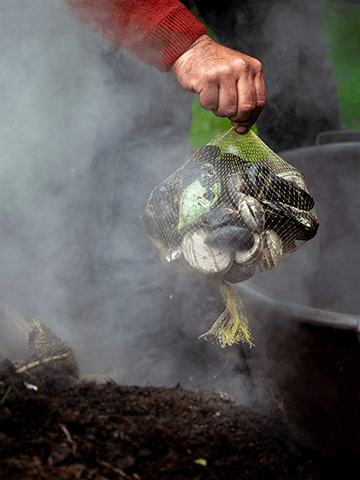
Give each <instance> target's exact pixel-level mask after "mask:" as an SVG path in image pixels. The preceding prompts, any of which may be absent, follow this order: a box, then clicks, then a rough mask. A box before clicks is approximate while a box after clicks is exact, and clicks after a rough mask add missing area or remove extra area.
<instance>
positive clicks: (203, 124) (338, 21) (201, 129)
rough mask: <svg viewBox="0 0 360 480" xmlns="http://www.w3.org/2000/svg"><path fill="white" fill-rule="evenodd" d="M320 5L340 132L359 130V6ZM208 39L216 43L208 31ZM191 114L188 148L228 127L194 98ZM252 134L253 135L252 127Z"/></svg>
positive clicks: (335, 1) (336, 1) (337, 0)
mask: <svg viewBox="0 0 360 480" xmlns="http://www.w3.org/2000/svg"><path fill="white" fill-rule="evenodd" d="M321 3H322V14H323V27H322V31H323V34H324V36H325V40H326V42H327V43H328V45H329V50H328V56H329V58H330V60H331V61H332V62H333V64H334V71H333V74H332V76H333V77H334V78H335V80H336V81H337V82H338V96H339V103H340V115H341V121H342V124H343V128H344V130H360V6H359V5H355V4H353V3H350V2H345V1H343V0H326V1H324V0H323V1H322V2H321ZM192 13H193V14H194V15H195V16H197V17H198V15H197V11H196V9H192ZM198 18H199V17H198ZM199 20H200V21H202V19H201V18H199ZM203 23H204V22H203ZM208 35H210V36H211V37H212V38H214V39H216V35H215V34H214V32H212V31H211V30H210V29H209V30H208ZM265 81H266V79H265ZM192 113H193V117H192V125H191V132H190V138H189V146H190V147H191V148H200V147H202V146H204V145H206V143H208V142H209V141H210V140H211V139H212V138H213V137H214V135H217V134H218V133H221V132H223V131H225V130H227V129H229V128H230V127H231V123H230V121H229V120H228V119H227V118H217V117H215V116H214V115H213V114H212V113H211V112H210V111H206V110H203V109H202V108H201V107H200V104H199V99H198V96H196V98H195V100H194V104H193V107H192ZM253 130H254V131H255V132H256V133H257V128H256V124H255V125H254V126H253Z"/></svg>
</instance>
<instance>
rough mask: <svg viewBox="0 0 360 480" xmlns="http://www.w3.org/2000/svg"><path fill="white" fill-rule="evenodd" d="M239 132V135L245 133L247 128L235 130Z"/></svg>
mask: <svg viewBox="0 0 360 480" xmlns="http://www.w3.org/2000/svg"><path fill="white" fill-rule="evenodd" d="M235 130H236V131H237V133H245V132H246V130H247V128H246V127H240V126H239V127H236V129H235Z"/></svg>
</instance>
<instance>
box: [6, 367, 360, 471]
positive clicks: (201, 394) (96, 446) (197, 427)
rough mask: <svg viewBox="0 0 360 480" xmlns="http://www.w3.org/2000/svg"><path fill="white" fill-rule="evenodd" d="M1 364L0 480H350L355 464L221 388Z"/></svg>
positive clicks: (356, 464)
mask: <svg viewBox="0 0 360 480" xmlns="http://www.w3.org/2000/svg"><path fill="white" fill-rule="evenodd" d="M2 365H3V368H2V370H1V371H0V478H1V479H13V480H17V479H26V480H30V479H31V480H35V479H36V480H49V479H51V480H52V479H61V480H70V479H71V480H73V479H91V480H104V479H122V478H125V479H137V480H138V479H142V480H143V479H154V480H158V479H161V480H166V479H179V480H181V479H188V478H190V479H199V480H200V479H201V480H203V479H204V480H205V479H255V478H256V479H308V480H310V479H320V478H321V479H328V478H336V479H341V478H347V479H349V478H357V477H356V475H355V476H354V473H349V472H354V470H353V468H356V469H357V470H358V467H359V464H358V463H356V462H355V461H354V460H351V459H348V458H344V457H343V456H342V458H338V459H336V458H329V457H326V456H323V455H322V454H320V453H319V452H315V451H313V450H311V449H310V448H308V447H305V446H302V445H299V444H296V443H295V442H293V441H291V440H290V438H289V433H288V430H287V427H286V426H285V425H283V424H282V423H281V421H280V420H278V419H276V418H275V417H274V418H269V417H263V416H260V415H258V414H256V413H254V412H252V411H249V410H244V409H243V408H241V407H239V406H237V405H235V404H234V402H233V401H232V400H231V398H230V397H229V396H228V395H226V394H223V393H221V392H214V391H197V392H192V391H187V390H184V389H183V388H182V387H181V386H177V387H175V388H155V387H151V386H149V387H136V386H123V385H117V384H116V383H114V382H110V381H109V382H107V383H104V384H96V383H89V382H86V383H85V382H79V381H76V380H75V379H73V378H72V377H71V376H68V375H65V374H62V373H61V372H60V371H56V370H55V371H54V370H51V369H50V367H48V368H45V369H42V370H41V372H39V373H38V374H37V375H31V376H30V375H28V374H27V375H25V374H19V373H16V372H15V371H14V369H13V368H12V365H11V364H10V363H8V364H7V362H6V361H5V362H3V363H2ZM4 367H6V368H4ZM29 384H31V385H36V386H37V390H34V389H33V388H32V387H31V385H30V386H29ZM10 387H11V388H10ZM354 463H355V465H354Z"/></svg>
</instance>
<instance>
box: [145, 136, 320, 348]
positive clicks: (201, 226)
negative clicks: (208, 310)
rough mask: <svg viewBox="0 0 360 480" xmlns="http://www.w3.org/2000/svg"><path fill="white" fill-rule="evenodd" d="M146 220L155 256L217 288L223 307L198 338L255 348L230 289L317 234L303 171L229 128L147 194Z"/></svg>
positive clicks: (235, 294)
mask: <svg viewBox="0 0 360 480" xmlns="http://www.w3.org/2000/svg"><path fill="white" fill-rule="evenodd" d="M143 220H144V223H145V227H146V230H147V234H148V237H149V240H150V243H151V245H152V247H153V249H154V250H155V252H156V253H157V255H158V256H159V257H160V259H161V260H162V261H163V262H164V263H165V264H167V265H169V266H170V267H173V268H176V269H177V270H180V271H183V272H186V273H190V274H195V275H200V276H202V277H206V278H209V279H214V280H216V281H218V282H219V283H220V284H221V292H222V295H223V298H224V302H225V305H226V309H225V311H224V313H223V314H222V315H221V316H220V317H219V319H218V320H217V321H216V322H215V324H214V325H213V327H212V328H211V329H210V330H209V332H207V333H205V334H204V335H202V336H201V337H203V338H205V339H206V340H208V339H210V340H213V341H217V342H218V343H219V344H220V345H221V346H222V347H225V346H229V345H233V344H235V343H238V342H247V343H248V344H249V345H250V346H252V345H253V340H252V336H251V332H250V329H249V326H248V321H247V318H246V314H245V311H244V308H243V305H242V302H241V298H240V295H239V293H238V292H237V291H236V290H235V289H234V288H233V287H231V286H230V284H229V282H230V283H238V282H242V281H244V280H247V279H249V278H250V277H252V276H253V275H255V274H256V273H260V272H262V271H266V270H271V269H272V268H276V267H277V266H278V265H279V264H280V262H282V260H283V259H284V258H285V257H286V256H287V255H289V254H290V253H292V252H294V251H295V250H296V249H297V248H299V246H300V245H302V244H303V243H304V242H306V241H307V240H310V239H311V238H313V237H314V235H315V234H316V232H317V229H318V221H317V217H316V213H315V208H314V200H313V198H312V197H311V195H310V194H309V192H308V190H307V188H306V185H305V179H304V176H303V175H302V173H301V172H300V171H299V170H297V169H296V168H294V167H292V166H291V165H289V164H288V163H286V162H285V161H284V160H282V159H281V158H280V157H279V156H278V155H276V154H275V153H274V152H273V151H272V150H271V149H270V148H269V147H267V146H266V145H265V144H264V143H263V142H262V141H261V140H260V139H259V137H257V136H256V135H255V133H253V132H252V131H251V130H250V131H249V132H248V133H247V134H245V135H239V134H237V133H236V132H235V130H234V129H233V128H232V129H230V130H229V131H227V132H225V133H223V134H221V135H219V136H217V137H215V138H214V139H213V140H212V141H211V142H210V143H209V144H208V145H206V146H205V147H202V148H200V149H199V150H198V151H197V152H196V153H195V154H194V155H193V156H192V157H191V158H190V159H189V160H188V161H187V162H186V163H185V164H184V165H183V166H182V167H181V168H179V169H178V170H176V171H175V172H174V173H173V174H172V175H170V177H169V178H167V179H166V180H165V181H163V182H162V183H161V184H160V185H158V186H157V187H156V188H155V189H154V190H153V191H152V193H151V195H150V198H149V201H148V203H147V205H146V208H145V211H144V214H143Z"/></svg>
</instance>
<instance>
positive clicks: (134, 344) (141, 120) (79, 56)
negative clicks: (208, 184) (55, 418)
mask: <svg viewBox="0 0 360 480" xmlns="http://www.w3.org/2000/svg"><path fill="white" fill-rule="evenodd" d="M198 3H199V9H200V11H201V4H200V2H198ZM250 3H252V4H257V3H258V2H250ZM250 3H249V4H247V3H246V2H245V3H244V11H243V12H244V14H243V15H244V17H242V14H241V13H239V12H238V13H237V14H236V15H237V16H235V17H233V25H232V28H233V30H232V32H233V33H234V31H235V30H237V31H239V32H241V31H244V32H246V30H247V36H246V35H244V36H243V37H241V38H240V36H239V34H236V35H235V34H234V36H233V38H232V39H231V40H232V41H234V42H235V45H234V46H236V47H238V48H240V46H241V45H244V48H245V51H246V53H249V54H252V55H255V56H257V57H258V58H260V60H261V61H262V62H263V63H264V68H265V75H268V78H269V83H268V93H269V96H270V100H271V102H270V106H269V107H268V112H269V114H265V112H264V114H263V115H264V117H263V120H261V122H262V123H261V122H260V123H259V126H260V128H263V131H264V135H263V138H264V140H266V141H268V143H269V145H270V146H272V147H273V148H276V149H277V150H280V149H284V148H287V147H289V146H292V147H294V146H299V145H303V144H306V142H310V141H312V140H313V137H314V131H313V130H311V126H310V127H309V126H308V124H307V123H306V124H304V125H305V127H304V125H303V128H302V130H301V131H300V130H298V131H294V132H290V133H291V134H289V135H288V136H285V134H284V135H280V136H279V132H285V130H284V127H283V125H282V124H280V123H276V122H275V120H277V119H278V120H279V119H280V118H283V116H282V115H280V113H281V111H282V105H279V103H278V101H279V96H280V91H282V90H281V89H280V90H279V91H278V89H277V88H276V86H277V82H278V80H279V77H278V76H277V71H279V70H281V68H280V67H281V66H282V65H284V64H286V62H287V58H286V48H288V50H289V51H290V53H291V49H296V48H297V46H296V42H295V39H294V38H295V37H294V32H291V35H290V37H291V39H294V40H291V42H295V43H291V42H290V45H289V41H288V35H289V32H286V31H285V30H282V29H281V28H280V26H281V25H286V23H287V16H289V18H290V16H291V15H293V14H294V11H292V10H294V9H296V8H298V7H296V6H295V4H297V5H298V3H297V2H285V3H286V5H287V7H286V9H285V10H284V9H279V8H278V7H279V6H280V5H282V4H283V3H284V2H275V3H274V4H273V8H272V9H271V8H270V7H265V6H264V3H266V2H263V3H262V4H261V10H260V14H259V20H260V21H262V22H263V23H262V24H261V26H260V25H259V29H258V30H256V31H257V32H258V37H256V38H255V37H252V35H253V34H251V33H250V32H251V31H254V30H252V29H253V28H254V24H255V23H257V22H258V18H257V17H254V11H255V10H254V8H255V7H251V6H250ZM306 3H309V4H310V6H311V8H315V7H314V5H315V2H306ZM311 8H310V10H309V13H308V15H310V17H311V18H313V17H314V18H316V19H317V22H318V20H319V15H318V14H319V11H318V9H317V10H316V9H315V14H316V15H314V16H313V17H312V16H311V15H312V12H311ZM247 9H250V10H251V11H250V10H249V11H250V14H251V15H250V17H246V14H247V13H248V11H247ZM0 10H1V15H0V32H1V33H0V38H1V51H2V54H1V60H0V62H1V69H0V71H1V74H0V75H1V76H0V78H1V90H0V91H1V106H2V111H3V114H2V116H1V127H0V135H1V141H0V146H1V162H0V173H1V175H0V182H1V188H0V199H1V203H0V205H1V209H0V241H1V249H0V264H1V272H0V290H1V299H2V300H3V301H4V302H6V303H8V304H9V305H11V306H12V307H13V308H14V309H15V310H17V311H18V313H19V314H20V315H22V316H23V317H24V318H26V319H30V318H32V317H36V318H40V319H41V321H42V322H43V323H45V324H46V325H48V326H49V327H50V328H52V329H53V330H54V331H55V332H56V333H57V334H58V335H59V336H60V337H61V338H63V339H66V340H68V342H69V344H70V345H71V346H72V347H73V348H74V350H75V354H76V356H77V358H78V360H79V361H80V363H81V365H82V366H83V367H85V368H87V369H88V370H89V371H91V372H100V371H102V370H103V369H106V368H107V369H114V368H120V369H123V370H124V371H125V373H126V382H128V383H137V384H146V383H151V384H155V385H174V384H176V383H177V382H181V383H183V384H184V385H185V386H186V387H190V388H196V387H197V386H198V385H200V386H202V387H203V388H206V387H214V388H218V389H220V390H221V389H222V390H225V391H227V392H228V393H229V394H231V395H233V396H234V397H235V398H236V399H237V400H238V401H241V402H243V403H244V404H249V403H253V402H254V401H255V399H256V398H257V397H256V395H255V394H254V386H253V385H252V384H251V382H250V381H249V379H248V376H247V375H246V374H244V373H246V372H245V370H246V364H245V363H244V360H243V358H242V357H241V351H240V350H239V349H229V350H225V351H222V350H221V349H219V348H218V347H216V346H212V345H209V344H207V343H205V342H200V341H198V340H197V336H198V335H200V334H201V333H203V332H204V331H206V330H207V329H208V328H209V326H210V325H211V324H212V323H213V321H214V320H215V319H216V318H217V316H218V314H219V313H220V311H219V309H221V308H222V305H221V301H220V299H219V293H218V289H217V287H213V286H212V285H210V284H208V283H207V282H205V281H203V280H201V279H196V278H191V277H188V276H186V275H182V274H179V273H177V272H173V271H170V270H169V271H168V270H167V269H165V267H163V266H162V265H161V264H160V262H159V261H158V260H157V259H156V258H155V256H154V254H153V252H152V251H151V248H150V246H149V244H148V241H147V239H146V235H145V231H144V228H143V225H142V221H141V218H140V215H141V213H142V211H143V208H144V206H145V204H146V201H147V198H148V196H149V194H150V192H151V190H152V188H153V187H154V186H155V185H156V184H157V183H159V182H160V181H162V180H163V179H164V178H166V177H167V176H168V175H170V174H171V173H172V172H173V171H174V170H175V169H176V168H178V167H180V166H181V165H182V163H183V162H184V161H185V160H187V159H188V158H189V155H190V154H191V152H190V151H189V148H188V147H187V141H188V135H189V130H190V122H191V104H192V101H193V96H192V94H190V93H188V92H185V91H184V90H183V89H182V87H180V85H179V84H178V83H177V82H176V80H175V78H174V77H173V76H172V74H171V73H169V74H163V73H160V72H157V71H156V70H155V69H154V68H152V67H150V66H148V65H145V64H143V63H141V62H139V61H138V60H136V59H134V58H132V57H131V56H129V55H128V54H126V53H124V52H122V51H119V50H118V49H117V48H115V47H113V46H111V45H108V44H106V43H105V42H103V41H101V40H100V39H97V38H95V36H94V34H93V33H92V32H90V31H89V30H88V29H87V27H85V26H84V25H82V24H81V23H79V22H78V21H77V19H76V18H75V17H74V16H73V15H72V14H71V12H70V11H69V10H68V9H67V8H66V7H65V6H64V5H63V4H62V3H61V2H60V0H33V1H32V2H31V3H26V2H25V3H24V2H22V1H20V0H4V1H3V2H2V3H1V7H0ZM278 12H280V13H279V14H278ZM295 13H296V12H295ZM274 15H275V16H276V18H275V19H274V18H273V17H274ZM204 16H205V18H206V15H205V14H204ZM221 18H222V17H221V15H220V14H216V13H215V14H214V15H213V16H211V15H208V18H206V20H207V21H209V22H210V23H211V22H213V23H215V24H216V25H215V28H216V27H219V30H220V35H219V36H220V37H221V25H219V21H218V19H221ZM246 18H250V19H252V20H251V22H252V25H248V27H247V28H245V24H246V21H247V20H246ZM302 18H303V17H302ZM251 22H250V23H251ZM259 23H261V22H259ZM270 24H271V25H275V26H276V34H275V35H274V36H273V35H272V33H271V32H273V30H271V31H270V26H269V25H270ZM301 25H302V26H304V24H301ZM250 27H251V28H250ZM317 27H318V25H314V28H317ZM272 28H273V27H272ZM309 28H310V27H309ZM297 33H298V36H299V38H298V39H297V40H299V41H301V42H302V41H303V38H304V36H306V35H308V30H307V29H305V28H304V29H302V27H299V31H298V32H297ZM259 37H260V38H262V44H261V45H263V47H264V51H263V52H262V53H261V55H256V53H259V52H253V51H252V50H253V49H255V47H254V46H255V44H256V45H259V44H260V42H259ZM272 37H273V38H272ZM319 38H320V37H319ZM225 40H226V39H225ZM317 42H318V45H319V51H320V53H319V55H320V57H321V58H325V56H324V51H325V46H324V45H323V43H322V41H320V39H319V40H317ZM258 48H260V47H258ZM280 50H281V52H283V54H284V55H283V56H280V57H281V58H280V59H279V64H276V65H275V64H274V65H273V64H270V63H267V55H269V58H270V53H271V58H274V57H278V55H277V53H278V52H279V51H280ZM299 52H300V50H299ZM300 53H301V52H300ZM300 53H299V56H298V61H299V64H298V65H297V67H296V68H295V71H296V72H305V73H304V75H305V76H306V78H304V79H302V80H301V82H300V83H301V85H300V86H299V98H300V97H301V98H302V102H300V100H299V101H296V102H295V103H291V102H290V100H289V103H288V108H287V110H286V112H285V113H286V115H297V114H299V117H300V118H305V117H306V116H308V115H309V109H311V108H312V103H311V100H309V99H308V98H307V97H306V95H305V93H304V86H303V85H304V84H305V83H304V82H306V83H307V84H308V82H309V78H310V77H309V76H311V75H312V73H311V72H310V71H309V70H308V69H307V67H308V65H307V64H306V68H305V69H303V66H304V65H303V64H302V63H301V61H302V60H301V58H302V57H301V54H300ZM295 57H296V55H295ZM292 58H293V57H292ZM324 61H325V62H326V60H324ZM327 69H328V67H327ZM320 70H321V68H320ZM328 70H329V69H328ZM315 74H316V72H315ZM286 78H287V80H286V81H285V83H286V82H288V83H287V86H286V88H287V89H289V88H290V86H291V88H292V87H293V85H294V82H295V84H296V85H297V80H298V77H292V76H291V74H287V77H286ZM322 78H323V77H321V78H320V80H319V82H318V84H319V88H321V89H323V88H324V84H323V82H322ZM310 84H311V85H312V86H314V85H315V86H316V85H317V80H312V81H310ZM327 85H328V87H329V91H330V92H331V93H332V94H333V93H334V84H333V83H332V81H330V80H329V83H328V84H327ZM314 88H315V87H314ZM316 88H317V87H316ZM314 95H315V96H316V95H317V90H316V91H315V93H314ZM334 104H336V100H334ZM327 105H329V103H328V104H327ZM326 108H328V107H326ZM329 108H330V111H331V115H329V114H328V111H325V112H324V111H321V112H320V113H319V115H318V117H317V118H318V120H316V122H317V123H316V124H317V128H318V129H319V128H320V130H325V129H326V128H329V127H331V126H333V125H334V124H335V123H336V122H337V121H338V120H336V119H337V116H336V113H337V112H336V108H335V107H334V108H335V114H334V115H333V113H334V108H333V107H329ZM331 109H332V110H331ZM325 110H326V109H325ZM304 112H305V113H304ZM312 113H313V111H312ZM266 115H267V116H266ZM286 115H284V118H283V121H284V122H285V124H286V122H287V120H286ZM324 118H332V119H335V120H334V121H333V124H331V122H330V123H329V122H328V123H326V122H325V121H324V120H323V119H324ZM266 119H267V120H266ZM266 121H267V122H268V123H269V125H268V126H267V125H266ZM279 121H280V120H279ZM274 122H275V123H274ZM300 124H301V121H300ZM336 126H337V125H336ZM304 130H306V132H304ZM310 130H311V131H310ZM297 135H300V137H301V138H300V137H299V139H298V143H297V144H296V143H295V140H294V139H295V138H298V137H297ZM289 138H290V140H287V139H289ZM289 142H290V144H291V145H290V144H289ZM287 374H288V373H287Z"/></svg>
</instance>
